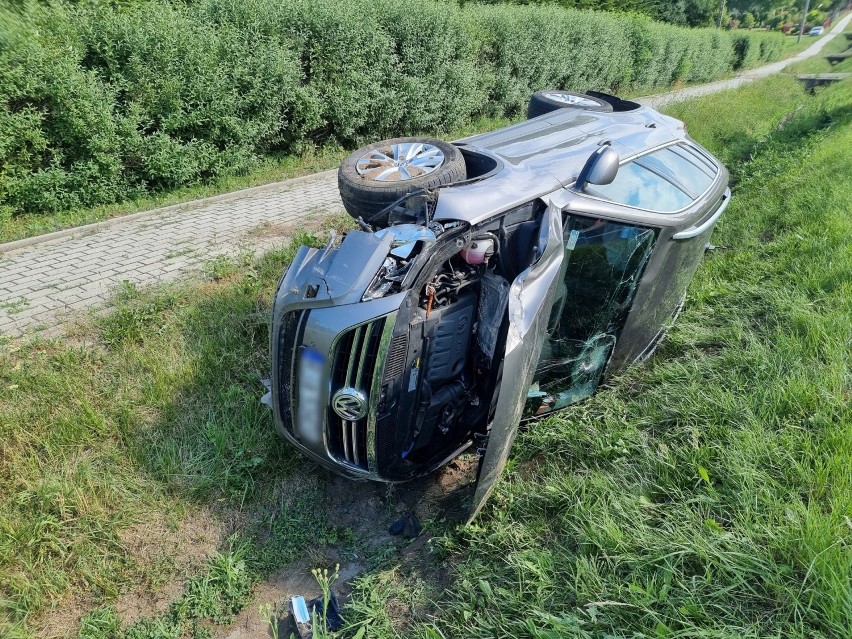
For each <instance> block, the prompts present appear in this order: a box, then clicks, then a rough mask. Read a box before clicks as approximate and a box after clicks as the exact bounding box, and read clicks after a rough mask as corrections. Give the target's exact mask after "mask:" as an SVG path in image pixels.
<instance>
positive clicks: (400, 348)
mask: <svg viewBox="0 0 852 639" xmlns="http://www.w3.org/2000/svg"><path fill="white" fill-rule="evenodd" d="M407 355H408V333H400V334H399V335H396V336H394V338H393V340H392V341H391V346H390V350H389V351H388V360H387V363H386V364H385V376H384V381H386V382H390V381H393V380H395V379H396V378H397V377H399V376H400V375H402V371H403V369H404V368H405V358H406V357H407Z"/></svg>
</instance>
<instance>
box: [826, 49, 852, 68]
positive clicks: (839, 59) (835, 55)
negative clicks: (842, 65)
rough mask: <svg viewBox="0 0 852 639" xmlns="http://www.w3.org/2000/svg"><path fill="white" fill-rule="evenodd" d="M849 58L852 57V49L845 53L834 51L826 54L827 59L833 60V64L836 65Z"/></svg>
mask: <svg viewBox="0 0 852 639" xmlns="http://www.w3.org/2000/svg"><path fill="white" fill-rule="evenodd" d="M847 58H852V50H850V51H844V52H843V53H833V54H831V55H827V56H825V59H826V60H828V61H829V62H831V64H832V65H835V64H837V63H838V62H843V61H844V60H846V59H847Z"/></svg>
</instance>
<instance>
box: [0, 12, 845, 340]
mask: <svg viewBox="0 0 852 639" xmlns="http://www.w3.org/2000/svg"><path fill="white" fill-rule="evenodd" d="M850 19H852V14H850V15H849V16H846V17H845V18H844V19H843V20H840V21H839V22H838V23H837V25H836V26H835V27H834V29H832V31H831V34H830V35H827V36H825V37H823V38H821V39H820V40H818V41H817V42H816V43H814V45H813V46H811V47H809V48H808V49H807V50H806V51H804V52H802V53H800V54H799V55H797V56H796V57H794V58H791V59H788V60H785V61H783V62H778V63H775V64H771V65H768V66H766V67H761V68H759V69H753V70H751V71H748V72H746V73H744V74H742V75H740V76H738V77H736V78H733V79H730V80H723V81H721V82H713V83H711V84H707V85H702V86H697V87H689V88H687V89H682V90H680V91H673V92H670V93H665V94H660V95H656V96H649V97H647V98H642V99H640V100H639V102H642V103H643V104H646V105H649V106H654V107H659V106H663V105H665V104H668V103H670V102H673V101H676V100H681V99H685V98H689V97H693V96H696V95H704V94H706V93H712V92H714V91H720V90H722V89H727V88H732V87H736V86H739V85H741V84H744V83H746V82H750V81H752V80H755V79H757V78H761V77H765V76H767V75H771V74H772V73H777V72H778V71H780V70H781V69H782V68H783V67H784V66H786V65H787V64H789V63H790V62H794V61H797V60H802V59H804V58H807V57H811V56H813V55H816V54H817V53H819V51H820V50H821V49H822V47H823V46H825V44H826V43H827V42H828V41H829V40H830V39H831V38H832V37H834V36H835V35H836V34H838V33H840V32H841V31H843V29H844V28H845V26H846V24H847V23H848V22H849V20H850ZM342 210H343V206H342V204H341V202H340V197H339V196H338V193H337V184H336V171H333V170H332V171H325V172H322V173H317V174H314V175H309V176H306V177H302V178H296V179H293V180H287V181H284V182H278V183H275V184H270V185H266V186H261V187H256V188H253V189H246V190H243V191H237V192H234V193H228V194H225V195H221V196H217V197H213V198H208V199H205V200H199V201H196V202H189V203H186V204H182V205H178V206H173V207H167V208H165V209H158V210H154V211H149V212H146V213H139V214H135V215H130V216H127V217H123V218H117V219H115V220H110V221H107V222H104V223H98V224H92V225H89V226H85V227H80V228H77V229H70V230H68V231H60V232H57V233H51V234H49V235H46V236H40V237H36V238H30V239H27V240H22V241H19V242H11V243H9V244H3V245H0V337H2V336H11V337H20V336H23V335H27V334H34V333H37V334H40V335H56V334H59V333H61V331H62V328H63V326H64V324H65V323H66V322H67V321H68V320H69V319H70V318H72V317H73V316H74V315H75V314H77V313H79V312H80V311H83V310H85V309H93V308H94V309H96V308H99V307H100V306H102V305H103V304H105V303H106V302H108V300H109V298H110V296H111V295H112V294H113V292H114V291H115V289H116V287H118V286H119V285H120V284H121V283H122V282H123V281H128V282H132V283H133V284H136V285H147V284H152V283H155V282H160V281H167V280H170V279H174V278H177V277H178V276H181V275H187V274H190V273H193V272H198V271H199V270H200V269H202V268H203V267H204V265H206V264H208V263H209V262H210V261H211V260H213V259H215V258H216V257H217V256H219V255H228V254H234V253H237V252H239V251H240V250H246V249H249V250H255V251H257V252H262V251H264V250H267V249H269V248H270V247H272V246H273V245H276V244H282V243H284V242H286V241H287V236H288V234H289V233H291V232H292V231H293V230H294V228H296V227H298V226H300V225H303V224H305V222H306V221H308V220H310V219H312V218H320V217H322V216H327V215H331V214H334V213H339V212H341V211H342Z"/></svg>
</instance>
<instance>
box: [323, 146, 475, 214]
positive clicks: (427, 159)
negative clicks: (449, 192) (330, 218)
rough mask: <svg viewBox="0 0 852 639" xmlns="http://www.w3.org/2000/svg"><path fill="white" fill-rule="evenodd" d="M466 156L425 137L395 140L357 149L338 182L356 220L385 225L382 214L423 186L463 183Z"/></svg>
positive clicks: (339, 173)
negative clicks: (361, 219) (384, 210)
mask: <svg viewBox="0 0 852 639" xmlns="http://www.w3.org/2000/svg"><path fill="white" fill-rule="evenodd" d="M466 174H467V172H466V169H465V162H464V157H463V156H462V154H461V151H459V150H458V148H457V147H455V146H453V145H452V144H450V143H448V142H444V141H443V140H436V139H434V138H425V137H411V138H394V139H391V140H383V141H381V142H376V143H374V144H370V145H369V146H365V147H363V148H361V149H358V150H357V151H355V153H353V154H352V155H350V156H349V157H348V158H346V159H345V160H344V161H343V163H342V164H341V165H340V170H339V171H338V172H337V185H338V188H339V189H340V197H341V199H342V200H343V206H344V207H345V208H346V211H347V212H348V213H349V214H350V215H351V216H352V217H354V218H356V219H357V218H358V217H362V218H364V220H365V221H366V222H369V223H370V224H373V225H378V226H382V225H384V224H387V216H386V215H381V216H377V214H378V213H379V212H381V211H382V210H383V209H385V208H387V207H388V206H389V205H390V204H393V203H394V202H396V201H397V200H399V199H400V198H402V197H404V196H406V195H408V194H409V193H412V192H414V191H418V190H420V189H432V188H435V187H438V186H445V185H447V184H452V183H454V182H460V181H462V180H464V179H465V177H466Z"/></svg>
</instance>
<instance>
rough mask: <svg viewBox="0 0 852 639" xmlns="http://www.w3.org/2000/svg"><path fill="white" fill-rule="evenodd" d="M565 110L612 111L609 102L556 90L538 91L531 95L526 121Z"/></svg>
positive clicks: (582, 94)
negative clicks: (558, 110) (557, 110)
mask: <svg viewBox="0 0 852 639" xmlns="http://www.w3.org/2000/svg"><path fill="white" fill-rule="evenodd" d="M565 108H570V109H582V110H583V111H599V112H605V113H608V112H610V111H612V105H611V104H610V103H609V102H606V101H604V100H601V99H600V98H596V97H594V96H591V95H586V94H585V93H573V92H572V91H556V90H549V91H538V92H536V93H533V94H532V97H531V98H530V104H529V106H528V107H527V119H529V118H535V117H538V116H539V115H544V114H545V113H550V112H551V111H556V109H565Z"/></svg>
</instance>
